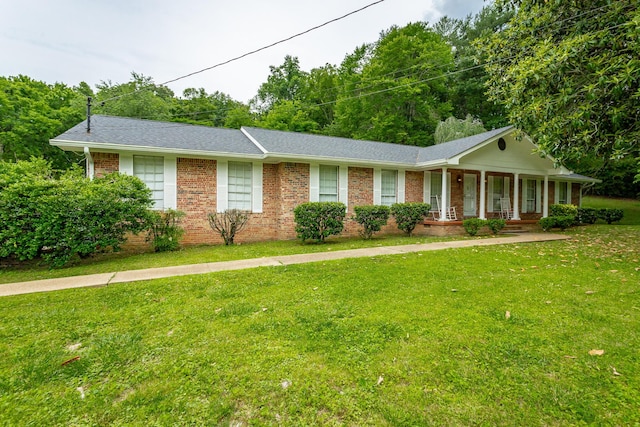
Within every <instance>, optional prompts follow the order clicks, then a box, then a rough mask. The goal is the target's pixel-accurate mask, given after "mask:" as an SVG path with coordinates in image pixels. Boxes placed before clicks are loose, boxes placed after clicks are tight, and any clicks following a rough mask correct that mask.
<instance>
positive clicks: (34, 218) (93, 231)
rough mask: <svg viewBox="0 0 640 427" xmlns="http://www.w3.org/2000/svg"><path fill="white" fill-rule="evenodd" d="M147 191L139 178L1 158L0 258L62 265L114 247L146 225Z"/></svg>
mask: <svg viewBox="0 0 640 427" xmlns="http://www.w3.org/2000/svg"><path fill="white" fill-rule="evenodd" d="M151 204H152V200H151V192H150V190H149V189H148V188H147V187H146V186H145V185H144V183H143V182H142V181H140V180H139V179H138V178H135V177H132V176H127V175H120V174H117V173H116V174H110V175H107V176H105V177H103V178H96V179H94V180H89V179H87V178H83V177H82V174H81V171H79V170H77V169H74V170H70V171H67V172H65V173H64V174H63V175H62V176H61V177H60V178H59V179H56V178H55V177H54V173H53V170H52V168H51V164H50V163H47V162H46V161H44V160H32V161H30V162H27V161H19V162H17V163H7V162H0V223H1V224H2V225H3V226H2V228H0V258H15V259H17V260H21V261H22V260H31V259H35V258H39V257H41V258H42V259H44V260H45V261H46V262H47V263H48V264H50V265H52V266H61V265H64V264H66V263H67V262H69V261H70V260H71V259H72V258H73V257H74V256H80V257H86V256H89V255H91V254H93V253H96V252H105V251H110V250H118V249H119V248H120V245H121V244H122V243H124V242H125V241H126V235H127V234H128V233H139V232H141V231H143V230H145V229H146V228H147V226H148V222H147V221H148V209H149V207H150V206H151Z"/></svg>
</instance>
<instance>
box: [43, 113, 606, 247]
mask: <svg viewBox="0 0 640 427" xmlns="http://www.w3.org/2000/svg"><path fill="white" fill-rule="evenodd" d="M50 143H51V145H53V146H56V147H60V148H61V149H63V150H68V151H74V152H81V153H84V154H85V156H86V162H87V174H88V175H89V176H90V177H94V176H101V175H104V174H106V173H109V172H114V171H119V172H121V173H126V174H131V175H135V176H137V177H139V178H140V179H142V181H144V182H145V183H146V184H147V185H148V186H149V188H150V189H151V191H152V193H153V199H154V202H155V207H156V208H157V209H168V208H172V209H178V210H181V211H183V212H185V213H186V216H185V219H184V222H183V226H184V228H185V236H184V243H187V244H200V243H218V242H220V237H219V236H218V235H216V234H215V233H214V232H213V231H212V230H211V229H210V227H209V224H208V220H207V214H208V213H211V212H223V211H224V210H225V209H228V208H238V209H243V210H247V211H250V212H251V218H250V220H249V224H248V228H247V229H246V230H244V231H243V232H242V233H240V235H238V237H237V240H238V241H240V242H242V241H256V240H275V239H292V238H295V236H296V234H295V224H294V217H293V210H294V208H295V207H296V206H297V205H299V204H300V203H304V202H308V201H340V202H343V203H344V204H345V205H346V206H347V212H348V215H347V217H350V216H351V214H352V213H353V208H354V207H355V206H359V205H372V204H376V205H391V204H393V203H396V202H397V203H402V202H426V203H430V204H431V206H432V211H433V212H432V213H431V215H430V218H429V220H428V221H425V225H424V226H423V227H419V229H417V230H416V233H423V234H428V233H432V234H440V233H441V232H442V230H450V229H452V227H450V225H451V224H455V225H458V227H457V228H458V229H459V226H460V224H461V221H462V220H463V219H464V218H471V217H478V218H483V219H484V218H492V217H503V218H506V219H508V220H509V221H513V222H520V223H527V222H528V223H532V224H533V223H535V222H536V221H537V220H538V219H539V218H541V217H544V216H548V214H549V205H551V204H554V203H573V204H576V205H580V204H581V199H582V190H583V188H584V186H585V185H590V184H592V183H594V182H597V180H594V179H592V178H589V177H585V176H582V175H578V174H575V173H572V172H571V171H569V170H567V169H566V168H564V167H562V166H558V165H556V162H554V160H553V159H552V158H549V157H541V156H540V155H538V154H535V153H534V149H535V145H534V143H533V142H532V141H531V140H530V138H528V137H527V136H526V135H524V136H523V137H521V138H518V137H517V132H516V129H515V128H513V127H504V128H501V129H495V130H491V131H489V132H484V133H482V134H478V135H474V136H470V137H466V138H462V139H458V140H455V141H450V142H447V143H443V144H438V145H434V146H430V147H415V146H406V145H397V144H389V143H381V142H373V141H361V140H353V139H347V138H337V137H330V136H320V135H309V134H302V133H295V132H283V131H275V130H267V129H259V128H253V127H246V128H241V129H239V130H238V129H220V128H212V127H207V126H196V125H190V124H182V123H171V122H160V121H151V120H140V119H131V118H124V117H111V116H102V115H96V116H92V117H91V128H90V130H88V129H87V122H86V121H85V122H82V123H80V124H78V125H77V126H74V127H73V128H71V129H69V130H68V131H66V132H64V133H63V134H62V135H59V136H57V137H55V138H53V139H52V140H51V141H50ZM446 226H449V227H446ZM358 227H359V226H358V224H356V223H355V222H353V221H347V223H346V227H345V231H344V233H345V234H347V235H356V234H357V233H358V231H359V228H358ZM384 231H386V232H394V231H397V230H395V225H394V224H393V223H391V224H390V225H388V226H387V228H386V230H384Z"/></svg>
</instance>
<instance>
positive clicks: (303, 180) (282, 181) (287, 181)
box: [274, 163, 310, 239]
mask: <svg viewBox="0 0 640 427" xmlns="http://www.w3.org/2000/svg"><path fill="white" fill-rule="evenodd" d="M276 167H277V179H276V181H277V190H278V192H279V209H278V210H277V212H278V217H277V224H278V225H277V235H276V236H274V238H277V239H295V238H296V231H295V221H294V219H293V210H294V209H295V207H296V206H298V205H299V204H301V203H306V202H308V201H309V191H310V189H309V178H310V171H309V164H306V163H281V164H279V165H276Z"/></svg>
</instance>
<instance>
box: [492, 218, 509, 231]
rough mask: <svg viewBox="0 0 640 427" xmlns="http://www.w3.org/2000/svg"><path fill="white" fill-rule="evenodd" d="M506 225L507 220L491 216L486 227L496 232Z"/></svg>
mask: <svg viewBox="0 0 640 427" xmlns="http://www.w3.org/2000/svg"><path fill="white" fill-rule="evenodd" d="M506 226H507V221H506V220H504V219H500V218H491V219H488V220H487V227H489V230H491V232H492V233H493V234H498V233H499V232H500V230H502V229H503V228H504V227H506Z"/></svg>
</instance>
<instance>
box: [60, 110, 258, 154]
mask: <svg viewBox="0 0 640 427" xmlns="http://www.w3.org/2000/svg"><path fill="white" fill-rule="evenodd" d="M86 129H87V122H86V120H85V121H83V122H82V123H80V124H78V125H76V126H74V127H72V128H71V129H69V130H68V131H66V132H65V133H63V134H62V135H59V136H57V137H55V138H54V139H53V140H52V141H54V142H55V141H77V142H87V143H89V142H91V143H104V144H118V145H124V146H129V147H149V148H166V149H177V150H196V151H205V152H217V153H237V154H255V155H261V154H262V152H261V151H260V149H258V147H256V146H255V144H253V143H252V142H251V141H250V140H248V139H247V137H246V136H244V135H243V133H242V132H241V131H239V130H236V129H220V128H213V127H209V126H196V125H189V124H184V123H172V122H159V121H153V120H139V119H131V118H125V117H112V116H101V115H95V116H92V117H91V133H87V130H86Z"/></svg>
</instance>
